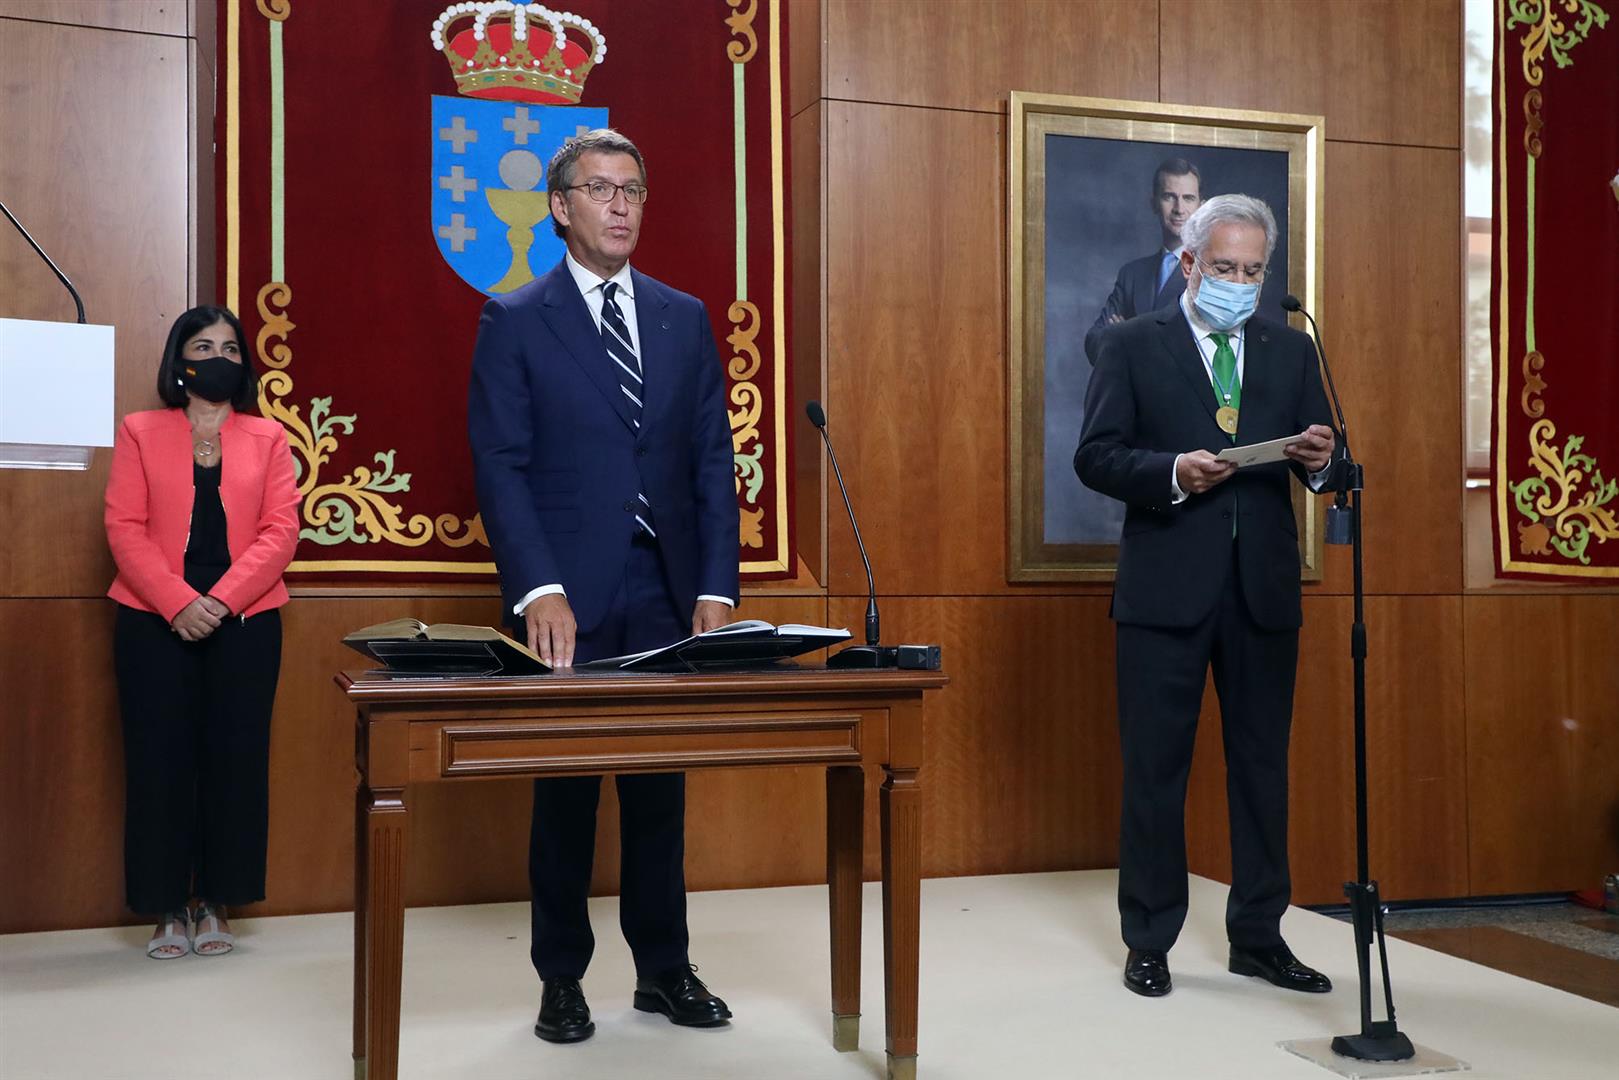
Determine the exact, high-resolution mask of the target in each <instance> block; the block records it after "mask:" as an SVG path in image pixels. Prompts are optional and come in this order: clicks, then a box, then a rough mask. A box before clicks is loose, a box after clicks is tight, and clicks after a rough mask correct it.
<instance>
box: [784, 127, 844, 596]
mask: <svg viewBox="0 0 1619 1080" xmlns="http://www.w3.org/2000/svg"><path fill="white" fill-rule="evenodd" d="M825 126H826V102H824V101H820V100H817V101H814V102H811V103H810V104H809V105H808V106H806V107H805V108H804V110H803V111H802V112H800V113H798V114H796V115H795V116H794V117H793V119H792V127H791V136H792V151H793V152H792V171H793V184H792V199H793V206H792V214H793V216H792V234H791V235H792V253H793V269H792V274H793V280H792V283H791V287H792V294H791V299H792V305H793V312H792V322H793V369H792V378H793V386H792V400H791V402H790V403H789V406H788V410H787V428H788V430H789V431H790V432H791V433H792V435H791V441H792V449H793V483H794V488H793V519H794V526H793V532H794V536H795V538H796V539H797V542H798V558H799V559H800V560H802V562H803V564H804V565H805V566H806V567H808V568H809V572H810V576H811V577H812V578H813V579H814V583H816V584H823V583H824V582H825V581H826V530H825V529H824V528H823V524H824V522H825V520H826V518H825V514H826V507H827V502H826V497H827V490H826V473H827V467H826V454H825V451H823V450H822V449H821V436H820V433H819V432H817V431H816V430H815V428H814V427H813V426H812V425H811V424H810V423H809V421H808V420H807V419H806V418H805V416H804V413H803V406H804V403H805V402H809V401H821V400H823V399H824V398H825V397H826V355H825V331H826V319H825V313H824V309H823V308H822V305H821V297H822V294H823V291H824V288H825V273H824V269H825V266H826V260H825V249H824V244H825V241H824V234H823V232H822V228H821V223H822V220H823V217H824V213H823V207H824V204H825V200H826V187H825V185H824V183H823V182H822V163H823V162H824V161H825V155H824V154H823V148H824V141H823V129H824V127H825ZM834 497H835V496H834Z"/></svg>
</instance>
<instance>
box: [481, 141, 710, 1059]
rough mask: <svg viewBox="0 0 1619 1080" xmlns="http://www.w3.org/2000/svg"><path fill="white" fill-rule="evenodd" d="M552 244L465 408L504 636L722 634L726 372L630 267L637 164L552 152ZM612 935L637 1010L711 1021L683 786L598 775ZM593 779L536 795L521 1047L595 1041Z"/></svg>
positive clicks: (676, 295)
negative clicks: (630, 977) (609, 835)
mask: <svg viewBox="0 0 1619 1080" xmlns="http://www.w3.org/2000/svg"><path fill="white" fill-rule="evenodd" d="M546 189H547V193H548V195H549V197H550V204H551V219H552V225H553V227H554V228H555V229H556V231H557V233H558V234H559V235H560V236H562V238H563V240H564V241H565V243H566V244H567V254H566V256H565V257H564V258H563V261H562V262H561V263H560V264H559V265H557V266H556V267H555V268H553V269H552V270H551V271H550V272H548V273H546V274H545V275H544V276H542V277H540V278H538V279H536V280H535V281H532V282H530V283H529V284H527V285H524V286H523V287H522V288H519V289H516V290H513V291H512V292H510V293H507V294H505V295H503V296H497V297H495V298H494V299H492V300H490V301H489V302H488V303H487V304H486V305H484V309H483V315H482V317H481V318H480V320H479V323H478V343H477V346H476V349H475V351H474V353H473V360H472V383H471V389H470V394H469V401H468V408H467V426H468V433H469V437H470V439H471V443H472V456H473V467H474V471H475V473H476V479H477V488H478V505H479V509H480V510H481V512H482V514H483V523H484V528H485V530H486V531H487V533H488V535H489V543H490V546H491V547H492V548H493V549H494V554H495V563H496V565H497V566H498V567H499V570H500V579H501V591H502V602H503V604H504V610H505V611H506V612H507V613H508V619H509V620H510V621H511V622H512V625H513V630H514V631H515V632H516V633H517V634H519V635H520V636H523V637H525V638H526V639H527V641H528V644H529V647H530V648H532V649H533V650H534V651H535V652H537V653H539V655H540V657H541V659H543V660H544V661H545V662H546V663H548V664H550V665H552V666H553V667H561V668H566V667H569V666H571V665H572V664H573V663H574V661H575V660H576V659H577V660H578V661H580V662H585V661H588V660H593V659H599V658H602V657H607V656H617V655H621V654H624V653H628V652H638V651H641V650H644V649H651V648H655V647H657V646H660V645H667V644H669V643H670V642H672V641H676V640H679V639H680V638H682V637H684V636H686V635H687V634H688V633H700V632H702V631H704V630H710V629H713V628H714V627H717V626H720V625H722V624H724V623H725V622H727V621H728V618H729V614H730V611H731V609H732V608H733V607H735V604H736V598H737V597H738V596H739V594H740V589H739V585H738V569H737V568H738V559H737V550H738V544H739V540H738V528H739V526H738V515H737V505H736V490H735V482H734V480H733V459H732V449H731V430H730V424H729V421H728V418H727V416H726V411H725V398H724V372H723V370H722V369H721V366H720V359H719V354H718V352H717V350H716V348H715V345H714V334H713V330H712V329H711V327H710V325H709V321H708V313H707V312H706V311H705V310H704V308H703V305H702V303H701V302H700V301H698V300H697V299H696V298H695V297H692V296H688V295H687V294H685V293H682V292H677V291H676V290H674V289H671V288H670V287H669V286H667V285H664V284H663V283H662V282H659V281H655V280H653V279H652V278H649V277H647V276H646V275H645V274H642V273H640V272H638V271H636V270H633V269H631V267H630V265H629V258H630V254H631V253H632V252H633V251H634V250H635V245H636V240H637V239H638V237H639V235H640V228H641V215H642V209H643V206H644V204H645V202H646V196H647V186H646V168H645V165H644V162H643V161H642V158H641V153H640V151H639V150H637V149H636V147H635V145H634V144H633V143H631V142H630V140H628V139H626V138H625V137H624V136H622V135H620V134H619V133H618V132H616V131H612V130H609V129H601V130H597V131H591V132H587V133H584V134H581V135H578V136H575V137H573V138H570V139H568V140H567V141H566V142H565V143H563V145H562V147H561V149H560V150H558V151H557V153H556V155H555V156H554V157H553V158H552V159H551V163H550V165H549V167H548V168H547V171H546ZM617 785H618V797H619V806H620V811H621V823H620V834H621V839H622V849H623V851H622V854H623V865H622V887H621V890H620V892H621V898H620V908H619V912H620V918H619V921H620V923H621V925H622V927H623V931H624V937H625V939H626V940H627V941H628V942H629V945H630V950H631V952H632V953H633V954H634V957H635V968H636V985H635V998H634V1002H635V1007H636V1008H637V1009H641V1010H642V1011H645V1012H659V1013H662V1014H664V1015H665V1016H668V1017H669V1019H670V1020H672V1021H673V1022H674V1023H676V1024H680V1025H684V1026H693V1027H704V1026H710V1025H715V1024H723V1023H725V1022H726V1021H727V1020H728V1019H729V1018H730V1016H731V1013H730V1010H729V1009H728V1008H727V1007H726V1004H725V1002H723V1001H721V1000H720V999H719V998H718V997H715V996H714V995H713V994H711V993H709V991H708V989H707V987H705V986H704V985H703V983H702V982H701V981H700V980H699V979H698V978H697V976H696V975H695V974H694V969H693V968H692V966H691V964H690V961H689V958H688V956H687V931H686V885H685V869H684V856H685V775H684V774H683V773H667V774H659V775H646V776H619V777H618V778H617ZM600 791H601V778H600V777H597V776H587V777H559V778H548V779H543V780H536V781H535V783H534V817H533V824H532V831H531V834H530V841H529V884H530V886H531V888H532V890H533V907H532V930H533V938H532V948H531V951H530V955H531V957H532V959H533V962H534V968H535V970H536V971H537V972H538V973H539V976H540V981H541V985H542V990H541V995H540V1013H539V1018H538V1020H537V1022H536V1023H535V1027H534V1031H535V1034H536V1035H538V1036H539V1037H540V1038H542V1039H545V1040H547V1041H549V1042H579V1041H582V1040H584V1039H588V1038H589V1037H590V1036H591V1035H592V1034H593V1033H594V1031H595V1025H594V1024H593V1023H592V1022H591V1019H590V1007H589V1005H588V1004H587V1003H586V1001H585V996H584V991H583V989H582V988H581V986H580V979H582V978H583V977H584V974H585V968H586V967H587V966H588V965H589V963H590V957H591V953H592V951H593V949H594V946H595V939H594V937H593V936H592V934H591V930H590V919H589V914H588V911H587V908H586V897H587V895H588V892H589V887H590V874H591V864H592V861H593V858H594V845H595V835H596V803H597V799H598V797H599V795H600Z"/></svg>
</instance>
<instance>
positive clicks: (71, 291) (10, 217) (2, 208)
mask: <svg viewBox="0 0 1619 1080" xmlns="http://www.w3.org/2000/svg"><path fill="white" fill-rule="evenodd" d="M0 214H4V215H6V220H7V221H9V222H11V223H12V224H13V225H15V226H16V227H17V231H18V232H20V233H22V238H23V239H24V240H26V241H28V246H29V247H31V248H33V249H34V253H35V254H37V255H38V256H39V257H40V258H41V259H44V260H45V265H46V266H48V267H50V268H51V273H53V274H55V275H56V277H57V280H59V281H61V283H62V284H63V285H66V286H67V291H68V295H69V296H71V297H73V305H74V306H75V307H77V308H78V309H79V320H78V321H79V322H80V323H81V324H82V323H83V322H84V301H83V300H81V299H79V290H77V289H75V288H74V287H73V282H71V281H69V280H68V279H67V275H66V274H64V273H62V271H61V269H60V268H58V267H57V265H56V263H54V262H52V261H51V257H50V256H49V255H47V254H45V249H44V248H42V247H40V246H39V244H38V242H37V241H35V240H34V238H33V237H32V236H31V235H29V232H28V230H27V229H25V228H23V227H22V222H20V221H18V220H17V216H16V215H15V214H13V213H12V212H11V210H10V208H8V207H7V206H6V204H5V203H3V202H0Z"/></svg>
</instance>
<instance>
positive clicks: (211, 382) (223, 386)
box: [179, 356, 246, 401]
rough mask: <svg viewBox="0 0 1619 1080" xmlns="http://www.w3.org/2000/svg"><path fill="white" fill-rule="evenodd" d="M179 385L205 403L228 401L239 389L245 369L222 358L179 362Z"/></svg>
mask: <svg viewBox="0 0 1619 1080" xmlns="http://www.w3.org/2000/svg"><path fill="white" fill-rule="evenodd" d="M179 366H180V385H181V386H182V387H184V388H185V390H186V391H187V392H188V393H192V394H196V395H197V396H198V397H200V398H202V399H204V400H205V401H229V400H230V399H231V397H232V396H233V395H234V394H235V393H236V391H237V390H238V389H240V388H241V385H242V378H243V376H244V374H245V373H246V368H245V367H244V366H243V365H242V364H238V363H236V362H235V361H233V360H229V359H227V358H225V357H223V356H210V357H209V358H208V359H206V360H181V361H180V365H179Z"/></svg>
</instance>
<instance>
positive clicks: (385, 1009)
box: [361, 788, 409, 1080]
mask: <svg viewBox="0 0 1619 1080" xmlns="http://www.w3.org/2000/svg"><path fill="white" fill-rule="evenodd" d="M361 804H362V813H363V815H364V818H365V824H364V826H363V828H364V831H365V834H366V836H365V841H364V842H365V850H366V856H365V857H366V863H365V866H364V868H363V869H362V870H361V876H362V878H363V880H364V881H365V882H366V886H365V897H364V904H365V915H364V932H365V935H366V940H365V945H364V949H365V954H366V964H365V982H366V988H365V992H364V1003H365V1009H366V1015H365V1042H364V1047H365V1051H366V1056H365V1059H364V1060H365V1072H364V1075H365V1078H366V1080H398V1076H399V994H400V983H401V977H402V974H403V967H404V964H403V960H404V956H403V954H404V945H405V852H406V845H407V843H408V841H409V833H408V826H409V819H408V817H407V815H406V813H405V800H404V792H403V790H401V789H397V788H395V789H380V790H379V789H371V790H369V791H363V792H362V795H361Z"/></svg>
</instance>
